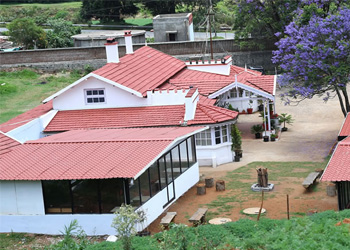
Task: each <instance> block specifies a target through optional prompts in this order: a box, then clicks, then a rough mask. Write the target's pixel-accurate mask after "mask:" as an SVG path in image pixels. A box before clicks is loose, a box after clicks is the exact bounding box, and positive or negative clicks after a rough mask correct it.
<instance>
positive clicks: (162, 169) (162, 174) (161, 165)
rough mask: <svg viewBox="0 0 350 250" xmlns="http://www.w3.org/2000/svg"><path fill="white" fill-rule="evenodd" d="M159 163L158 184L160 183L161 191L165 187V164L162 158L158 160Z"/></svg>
mask: <svg viewBox="0 0 350 250" xmlns="http://www.w3.org/2000/svg"><path fill="white" fill-rule="evenodd" d="M158 162H159V171H160V183H161V189H163V188H164V187H166V186H167V184H166V181H167V180H166V172H165V162H164V157H162V158H160V159H159V160H158Z"/></svg>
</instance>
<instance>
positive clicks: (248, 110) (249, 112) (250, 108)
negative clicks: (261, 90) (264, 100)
mask: <svg viewBox="0 0 350 250" xmlns="http://www.w3.org/2000/svg"><path fill="white" fill-rule="evenodd" d="M252 104H253V101H252V100H249V102H248V105H249V108H247V113H248V114H253V108H252Z"/></svg>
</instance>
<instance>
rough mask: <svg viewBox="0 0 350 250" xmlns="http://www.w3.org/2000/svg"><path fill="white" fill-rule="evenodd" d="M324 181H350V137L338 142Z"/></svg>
mask: <svg viewBox="0 0 350 250" xmlns="http://www.w3.org/2000/svg"><path fill="white" fill-rule="evenodd" d="M321 180H322V181H350V137H347V138H346V139H344V140H342V141H340V142H338V146H337V147H336V149H335V151H334V153H333V155H332V158H331V159H330V160H329V163H328V165H327V168H326V169H325V171H324V173H323V175H322V178H321Z"/></svg>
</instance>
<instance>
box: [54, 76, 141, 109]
mask: <svg viewBox="0 0 350 250" xmlns="http://www.w3.org/2000/svg"><path fill="white" fill-rule="evenodd" d="M92 88H103V89H105V100H106V102H105V103H96V104H86V103H85V91H84V90H85V89H92ZM146 104H147V99H146V98H141V97H137V96H135V95H133V94H131V93H129V92H127V91H125V90H122V89H120V88H118V87H115V86H113V85H111V84H109V83H105V82H103V81H101V80H99V79H96V78H94V77H89V78H88V79H87V80H84V81H82V82H81V83H79V84H77V85H76V86H74V87H73V88H71V89H69V90H67V91H65V92H64V93H62V94H61V95H59V96H57V97H56V98H55V99H54V100H53V108H54V109H57V110H74V109H96V108H116V107H137V106H145V105H146Z"/></svg>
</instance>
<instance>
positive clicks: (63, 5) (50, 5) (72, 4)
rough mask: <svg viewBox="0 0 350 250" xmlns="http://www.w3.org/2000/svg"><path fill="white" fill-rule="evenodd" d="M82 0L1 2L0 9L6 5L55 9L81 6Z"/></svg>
mask: <svg viewBox="0 0 350 250" xmlns="http://www.w3.org/2000/svg"><path fill="white" fill-rule="evenodd" d="M81 6H82V2H65V3H2V4H1V5H0V9H2V8H6V7H41V8H56V9H61V10H62V9H71V8H81Z"/></svg>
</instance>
